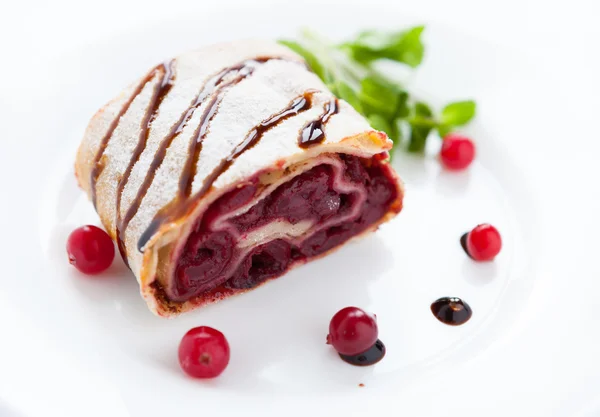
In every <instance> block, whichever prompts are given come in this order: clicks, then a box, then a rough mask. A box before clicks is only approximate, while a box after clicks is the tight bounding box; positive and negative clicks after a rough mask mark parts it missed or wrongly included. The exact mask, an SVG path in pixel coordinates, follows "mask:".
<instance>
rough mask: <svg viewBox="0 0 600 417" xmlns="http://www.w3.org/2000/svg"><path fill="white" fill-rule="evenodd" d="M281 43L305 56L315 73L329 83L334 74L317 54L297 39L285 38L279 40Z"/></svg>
mask: <svg viewBox="0 0 600 417" xmlns="http://www.w3.org/2000/svg"><path fill="white" fill-rule="evenodd" d="M279 43H280V44H282V45H285V46H287V47H288V48H290V49H291V50H292V51H294V52H296V53H297V54H298V55H300V56H301V57H302V58H304V60H305V61H306V63H307V64H308V66H309V67H310V69H311V71H312V72H314V73H315V74H317V76H318V77H319V78H320V79H321V80H322V81H323V82H324V83H329V82H331V81H332V79H333V76H332V75H331V74H330V72H329V71H328V70H327V69H326V67H325V66H324V65H323V64H322V63H321V62H320V61H319V59H318V58H317V57H316V55H315V54H313V53H312V52H311V51H309V50H308V49H307V48H305V47H304V46H302V45H301V44H300V43H298V42H296V41H290V40H285V39H283V40H279Z"/></svg>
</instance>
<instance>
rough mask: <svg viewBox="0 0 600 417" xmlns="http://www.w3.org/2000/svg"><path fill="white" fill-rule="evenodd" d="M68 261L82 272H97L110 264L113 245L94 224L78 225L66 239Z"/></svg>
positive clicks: (105, 234) (113, 250)
mask: <svg viewBox="0 0 600 417" xmlns="http://www.w3.org/2000/svg"><path fill="white" fill-rule="evenodd" d="M67 253H68V255H69V263H70V264H71V265H73V266H74V267H75V268H77V269H78V270H79V271H81V272H83V273H84V274H89V275H93V274H99V273H100V272H103V271H105V270H106V269H108V267H109V266H110V265H111V264H112V262H113V259H114V258H115V245H114V243H113V241H112V239H111V238H110V236H109V235H108V234H107V233H106V232H105V231H104V230H102V229H100V228H99V227H96V226H82V227H79V228H77V229H75V230H73V232H71V234H70V235H69V239H68V240H67Z"/></svg>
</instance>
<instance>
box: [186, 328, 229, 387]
mask: <svg viewBox="0 0 600 417" xmlns="http://www.w3.org/2000/svg"><path fill="white" fill-rule="evenodd" d="M229 353H230V352H229V343H227V339H225V336H224V335H223V333H221V332H220V331H218V330H216V329H213V328H212V327H208V326H200V327H195V328H193V329H191V330H190V331H188V332H187V333H186V334H185V335H184V336H183V338H182V339H181V343H180V344H179V365H180V366H181V369H183V371H184V372H185V373H186V374H188V375H189V376H191V377H194V378H215V377H217V376H219V375H221V373H222V372H223V371H224V370H225V368H226V367H227V364H228V363H229Z"/></svg>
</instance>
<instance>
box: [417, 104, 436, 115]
mask: <svg viewBox="0 0 600 417" xmlns="http://www.w3.org/2000/svg"><path fill="white" fill-rule="evenodd" d="M415 115H416V116H422V117H431V116H433V111H432V110H431V107H429V106H428V105H427V104H425V103H423V102H422V101H417V102H416V103H415Z"/></svg>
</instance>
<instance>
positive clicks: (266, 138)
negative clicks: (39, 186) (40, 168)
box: [75, 40, 403, 316]
mask: <svg viewBox="0 0 600 417" xmlns="http://www.w3.org/2000/svg"><path fill="white" fill-rule="evenodd" d="M168 65H169V67H167V65H164V66H162V67H157V69H155V70H154V71H153V72H150V73H149V74H148V75H147V76H145V77H144V78H142V79H140V80H139V81H137V82H135V83H133V84H132V85H131V86H130V87H128V88H126V89H125V90H124V91H123V92H122V93H121V94H120V95H119V96H118V97H116V98H115V99H114V100H112V101H111V102H109V103H108V104H107V105H105V106H104V107H103V108H102V109H100V110H99V111H98V112H97V113H96V114H95V115H94V117H93V118H92V120H91V121H90V123H89V125H88V127H87V130H86V132H85V134H84V137H83V140H82V142H81V145H80V147H79V151H78V153H77V158H76V163H75V170H76V175H77V178H78V182H79V184H80V186H81V188H82V189H83V190H84V191H85V192H86V193H87V195H88V196H89V197H90V198H91V199H92V200H95V204H96V210H97V212H98V214H99V216H100V219H101V220H102V223H103V225H104V227H105V228H106V230H107V231H108V233H109V234H110V236H111V237H112V238H113V239H117V234H118V230H117V226H118V223H119V219H120V218H121V219H122V218H123V217H127V212H128V210H129V208H130V207H131V206H132V204H133V203H134V202H135V201H136V198H138V197H139V194H140V193H139V192H140V188H142V184H143V183H144V181H145V180H147V178H148V173H149V171H151V170H153V169H154V168H153V161H154V162H155V161H156V158H157V155H158V154H159V153H160V148H161V146H164V144H165V139H166V138H168V137H169V132H172V131H173V129H174V124H175V123H176V122H177V121H178V120H180V119H181V117H182V115H183V114H185V113H186V112H187V113H189V116H190V117H189V120H187V122H186V123H185V124H183V126H180V127H181V129H180V131H179V133H177V134H176V135H172V138H171V142H170V143H169V146H168V147H166V152H165V154H164V158H162V160H161V163H160V164H159V165H158V168H157V169H154V171H153V172H152V175H153V177H152V178H151V182H149V184H148V188H147V190H145V193H143V196H142V197H143V198H141V199H140V200H139V208H138V209H137V210H136V211H135V214H134V215H133V216H132V217H131V219H130V221H129V222H128V224H127V227H126V229H125V230H123V231H121V232H120V233H121V235H120V238H121V239H122V243H123V245H122V246H123V249H124V251H125V252H126V261H127V262H128V264H129V266H130V268H131V270H132V271H133V273H134V274H135V276H136V278H137V280H138V282H139V284H140V288H141V293H142V295H143V297H144V299H145V300H146V302H147V303H148V306H149V307H150V309H151V310H152V311H153V312H155V313H156V314H158V315H161V316H173V315H176V314H179V313H181V312H184V311H188V310H190V309H193V308H195V307H198V306H199V305H201V304H205V303H209V302H212V301H216V300H218V299H219V298H222V297H223V296H224V295H226V294H220V295H214V294H212V295H207V296H205V297H204V298H203V299H202V300H199V299H192V300H189V301H186V302H183V303H174V302H171V301H169V300H168V299H167V297H166V296H165V294H164V292H163V291H162V290H161V288H163V287H164V285H165V284H166V283H167V282H168V280H169V279H171V275H172V274H173V270H172V264H173V263H174V260H176V259H177V256H178V255H179V253H180V251H181V250H182V248H183V245H184V244H185V242H186V240H187V237H188V236H189V234H190V233H191V229H192V228H193V226H194V224H195V221H196V219H197V218H198V217H199V216H201V215H202V213H203V212H204V210H206V208H207V207H209V206H210V204H211V203H212V202H214V201H215V200H216V199H217V198H219V197H220V196H222V195H223V194H224V193H227V192H228V191H230V190H232V189H234V188H236V187H239V186H240V184H244V183H247V181H248V179H249V178H252V177H255V176H257V175H260V174H265V173H271V174H270V175H268V176H266V177H264V178H267V179H266V180H264V181H265V187H268V186H269V185H271V186H273V187H274V186H275V185H276V184H280V183H283V182H285V181H287V180H288V179H289V178H290V177H291V176H293V175H297V174H298V173H300V172H303V170H306V169H308V168H307V166H309V165H310V161H317V160H318V159H319V158H327V155H332V154H338V153H341V154H350V155H356V156H360V157H362V158H371V157H374V156H375V155H381V154H382V153H383V154H385V152H386V151H388V150H389V149H390V148H391V146H392V142H391V141H390V140H389V139H388V138H387V136H386V135H385V134H384V133H382V132H377V131H374V130H373V129H371V128H370V126H369V124H368V123H367V121H366V120H365V119H364V118H363V117H362V116H361V115H359V114H358V113H357V112H356V111H355V110H354V109H353V108H352V107H351V106H350V105H349V104H347V103H346V102H344V101H342V100H339V102H337V103H338V109H337V113H336V114H335V115H333V116H332V117H330V119H329V120H328V121H327V123H326V124H325V125H324V129H323V130H324V140H323V141H322V142H321V143H319V144H316V145H314V146H311V147H309V148H306V149H304V148H302V147H300V146H299V145H298V134H299V132H300V131H301V130H302V128H303V127H304V126H306V125H307V123H309V122H310V121H312V120H315V119H317V118H318V117H319V116H320V115H321V114H322V113H323V108H324V106H326V104H327V103H328V102H329V101H331V100H336V99H335V97H334V96H333V95H332V94H331V93H330V92H329V91H328V90H327V88H326V87H325V85H324V84H323V83H322V82H321V81H320V80H319V78H318V77H317V76H316V75H315V74H313V73H312V72H310V71H309V70H308V69H307V68H306V66H305V64H304V62H303V61H302V59H301V58H300V57H299V56H298V55H296V54H295V53H293V52H292V51H290V50H289V49H287V48H285V47H283V46H281V45H278V44H276V43H274V42H271V41H261V40H248V41H239V42H235V43H227V44H219V45H214V46H210V47H206V48H203V49H199V50H197V51H193V52H190V53H187V54H184V55H181V56H179V57H177V58H175V59H174V60H173V61H171V62H170V63H169V64H168ZM243 65H245V67H243V69H242V70H241V71H244V69H246V68H249V70H248V71H251V73H250V74H249V75H247V76H246V75H244V76H243V77H239V74H240V70H239V68H240V66H243ZM225 68H237V72H236V71H232V72H231V74H229V73H227V74H226V75H225V77H224V78H223V80H221V81H220V82H222V85H225V84H227V83H228V82H231V85H229V86H227V87H226V88H221V89H219V88H216V89H214V90H213V91H208V90H206V85H207V84H209V83H211V82H213V81H214V80H215V76H216V75H218V74H222V73H223V70H224V69H225ZM168 71H172V72H173V74H172V75H173V78H172V80H171V81H172V82H171V84H170V85H169V86H168V92H167V93H166V94H165V95H164V97H161V99H160V100H161V101H160V104H159V105H158V107H156V111H155V112H154V113H153V114H149V111H148V109H149V108H150V107H152V106H153V105H154V106H156V100H157V91H162V90H160V89H161V86H163V87H164V85H165V82H166V81H165V80H166V79H167V78H168V77H167V75H168V74H166V73H167V72H168ZM236 77H238V78H241V79H239V80H238V79H237V78H236ZM167 81H168V80H167ZM203 89H204V90H203ZM199 91H207V94H206V97H203V100H202V102H201V103H198V106H196V107H195V108H193V109H192V108H191V107H190V104H191V103H193V102H194V99H195V97H197V96H198V94H199V93H198V92H199ZM306 92H310V94H311V97H310V102H311V103H310V104H311V105H310V108H307V109H306V110H304V111H302V112H299V113H297V114H294V115H292V117H289V118H287V119H285V120H283V121H282V122H280V123H278V124H277V125H276V126H273V128H272V129H269V130H268V131H266V132H265V133H264V135H263V136H262V138H261V139H260V141H258V143H256V144H255V145H254V146H253V147H252V148H251V149H248V150H246V151H245V152H243V153H242V154H240V155H239V157H237V159H235V160H233V162H232V163H231V165H230V166H229V167H228V169H226V170H225V171H224V172H222V173H221V174H220V175H218V176H217V178H216V179H215V180H214V181H213V182H212V183H211V184H210V188H209V189H207V190H206V192H203V193H202V195H201V196H200V197H199V198H195V199H194V198H193V196H195V195H198V194H199V193H201V192H202V187H203V186H206V179H207V177H209V176H210V175H211V173H214V172H215V169H216V168H218V166H219V163H221V162H222V161H223V160H224V159H225V158H227V156H228V155H230V154H231V153H232V151H233V150H234V149H235V148H236V147H238V146H239V145H240V143H241V142H242V140H244V138H245V137H247V135H248V132H250V131H252V129H253V128H255V127H256V126H258V125H259V124H260V123H261V122H262V121H264V120H268V118H269V117H272V116H273V115H275V114H277V113H278V112H281V110H282V109H285V108H286V106H289V105H290V103H291V102H293V101H294V100H295V99H298V97H301V96H302V95H303V94H306ZM217 96H218V97H217ZM217 98H218V101H215V100H216V99H217ZM153 100H154V101H153ZM211 102H212V105H215V103H216V105H215V106H214V110H215V111H213V112H211V111H210V110H211V109H210V108H209V107H210V106H211ZM190 109H191V110H190ZM206 114H210V115H211V116H210V117H211V118H210V120H209V122H206V120H204V119H203V115H206ZM119 116H120V117H119ZM150 116H152V117H150ZM144 126H147V132H144ZM199 126H204V129H205V130H204V131H203V133H202V134H203V136H202V142H201V153H200V156H199V159H198V161H197V162H196V165H195V166H194V169H193V173H194V175H193V177H192V178H190V190H189V191H190V199H189V201H188V202H187V209H186V212H185V215H180V216H176V217H172V218H169V219H168V220H167V221H165V222H163V223H162V224H161V225H160V227H159V228H158V229H157V230H156V232H155V233H153V234H152V236H150V237H149V239H148V240H147V241H146V242H144V245H143V247H142V248H138V243H139V242H140V238H141V237H142V235H143V234H144V232H145V231H146V230H147V229H148V228H149V226H150V225H151V223H152V220H153V219H154V218H155V217H156V216H157V213H159V212H160V211H161V209H163V207H165V206H167V205H168V204H169V203H170V202H172V201H174V200H177V196H178V192H179V188H178V187H180V178H181V175H182V170H183V169H184V167H185V164H186V161H188V160H189V159H188V158H189V151H190V143H191V142H192V141H193V140H195V139H197V138H198V136H197V134H198V129H199ZM200 130H202V129H200ZM195 134H196V136H194V135H195ZM144 135H147V137H146V136H144ZM107 137H108V140H106V139H107ZM143 137H145V138H146V141H145V143H144V146H142V147H140V143H141V138H143ZM104 142H105V143H104ZM136 148H137V149H138V150H140V151H141V152H140V153H139V155H137V159H132V155H135V153H136ZM98 167H100V169H98ZM128 168H129V171H128ZM95 170H96V171H95ZM393 175H395V174H393ZM95 176H96V177H97V178H95V179H94V177H95ZM273 178H275V179H276V180H274V179H273ZM395 180H396V184H397V187H398V196H399V197H398V200H397V201H396V202H394V203H393V204H392V208H391V209H390V211H389V213H387V214H386V215H385V216H384V217H383V218H382V219H381V220H380V221H378V222H377V223H376V224H373V225H372V226H371V227H370V228H369V230H373V229H375V228H377V226H378V225H379V224H380V223H382V222H384V221H386V220H388V219H389V218H391V217H393V216H394V215H395V214H397V212H399V211H400V209H401V202H402V194H403V193H402V186H401V182H400V180H399V179H398V178H397V177H395ZM119 191H121V193H119ZM118 200H119V201H118ZM369 230H367V231H366V232H368V231H369ZM366 232H363V233H361V234H364V233H366ZM140 249H141V250H140ZM326 253H328V252H326Z"/></svg>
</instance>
